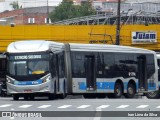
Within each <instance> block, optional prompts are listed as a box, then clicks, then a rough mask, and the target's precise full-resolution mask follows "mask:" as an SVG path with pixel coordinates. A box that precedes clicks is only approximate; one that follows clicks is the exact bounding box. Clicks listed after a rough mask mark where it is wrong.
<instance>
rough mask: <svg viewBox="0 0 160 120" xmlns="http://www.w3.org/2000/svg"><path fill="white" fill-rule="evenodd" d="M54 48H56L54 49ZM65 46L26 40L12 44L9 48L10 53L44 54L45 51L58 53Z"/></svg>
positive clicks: (43, 41)
mask: <svg viewBox="0 0 160 120" xmlns="http://www.w3.org/2000/svg"><path fill="white" fill-rule="evenodd" d="M53 46H54V47H53ZM63 46H64V44H63V43H58V42H53V41H45V40H26V41H17V42H12V43H11V44H9V45H8V47H7V52H9V53H22V52H43V51H48V50H52V51H56V50H57V49H61V48H62V47H63Z"/></svg>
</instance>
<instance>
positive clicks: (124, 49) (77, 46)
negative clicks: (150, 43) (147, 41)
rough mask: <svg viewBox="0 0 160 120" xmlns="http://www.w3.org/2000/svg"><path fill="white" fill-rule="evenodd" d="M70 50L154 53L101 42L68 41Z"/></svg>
mask: <svg viewBox="0 0 160 120" xmlns="http://www.w3.org/2000/svg"><path fill="white" fill-rule="evenodd" d="M69 45H70V49H71V51H97V52H98V51H99V52H103V51H108V52H132V53H133V52H134V53H135V52H136V53H155V52H154V51H151V50H147V49H142V48H135V47H129V46H121V45H108V44H107V45H106V44H105V45H103V44H75V43H70V44H69Z"/></svg>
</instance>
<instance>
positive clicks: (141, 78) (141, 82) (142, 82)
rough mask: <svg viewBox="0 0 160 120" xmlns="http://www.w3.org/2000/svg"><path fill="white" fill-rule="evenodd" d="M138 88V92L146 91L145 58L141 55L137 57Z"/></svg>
mask: <svg viewBox="0 0 160 120" xmlns="http://www.w3.org/2000/svg"><path fill="white" fill-rule="evenodd" d="M138 86H139V90H140V92H141V91H142V92H143V91H146V90H147V89H148V88H147V86H148V85H147V64H146V56H143V55H142V56H139V57H138Z"/></svg>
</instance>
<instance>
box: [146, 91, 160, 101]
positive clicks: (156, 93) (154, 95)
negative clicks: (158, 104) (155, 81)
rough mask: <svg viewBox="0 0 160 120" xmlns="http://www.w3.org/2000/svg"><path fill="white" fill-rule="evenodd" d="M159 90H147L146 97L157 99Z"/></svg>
mask: <svg viewBox="0 0 160 120" xmlns="http://www.w3.org/2000/svg"><path fill="white" fill-rule="evenodd" d="M159 92H160V91H159V90H158V91H153V92H148V93H147V94H146V97H147V98H149V99H157V98H159V96H160V94H159Z"/></svg>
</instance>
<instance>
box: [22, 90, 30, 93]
mask: <svg viewBox="0 0 160 120" xmlns="http://www.w3.org/2000/svg"><path fill="white" fill-rule="evenodd" d="M24 92H26V93H31V92H32V90H24Z"/></svg>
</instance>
